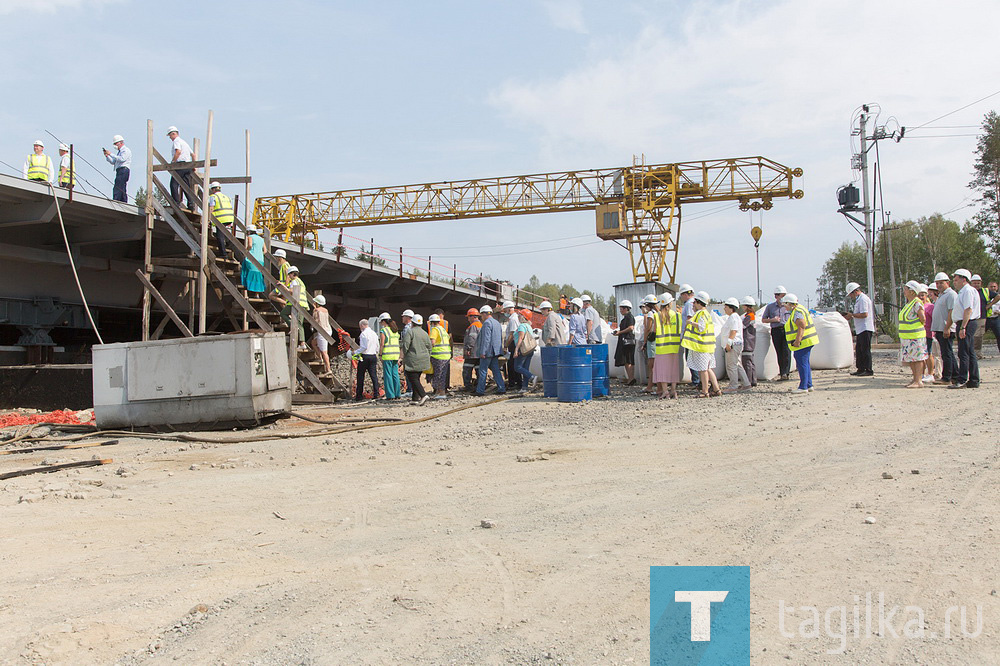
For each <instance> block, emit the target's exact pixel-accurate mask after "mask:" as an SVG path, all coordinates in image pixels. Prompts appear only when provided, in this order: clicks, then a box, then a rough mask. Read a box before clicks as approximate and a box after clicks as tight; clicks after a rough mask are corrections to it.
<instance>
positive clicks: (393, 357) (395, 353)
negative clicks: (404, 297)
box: [378, 312, 402, 400]
mask: <svg viewBox="0 0 1000 666" xmlns="http://www.w3.org/2000/svg"><path fill="white" fill-rule="evenodd" d="M378 325H379V336H378V337H379V345H380V350H381V356H382V386H383V387H384V388H385V398H386V400H398V399H399V398H400V396H401V395H402V386H401V382H400V380H399V328H398V327H397V326H396V322H394V321H393V320H392V317H391V316H390V315H389V313H388V312H383V313H382V314H380V315H379V316H378Z"/></svg>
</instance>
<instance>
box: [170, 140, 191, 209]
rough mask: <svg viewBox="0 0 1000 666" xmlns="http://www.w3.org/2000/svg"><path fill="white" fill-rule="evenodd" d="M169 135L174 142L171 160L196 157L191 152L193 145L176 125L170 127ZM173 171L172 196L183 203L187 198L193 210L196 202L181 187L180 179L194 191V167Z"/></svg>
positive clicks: (187, 160)
mask: <svg viewBox="0 0 1000 666" xmlns="http://www.w3.org/2000/svg"><path fill="white" fill-rule="evenodd" d="M167 136H168V137H170V140H171V141H172V142H173V144H172V145H171V156H170V161H171V162H174V163H177V162H190V161H192V160H193V159H194V155H193V154H192V152H191V146H189V145H188V142H187V141H185V140H184V139H182V138H181V135H180V133H179V132H178V131H177V128H176V127H173V126H171V127H168V128H167ZM172 173H173V175H172V176H171V177H170V198H171V199H173V200H174V201H176V202H177V203H178V204H180V203H181V199H182V198H186V199H187V204H188V210H192V211H193V210H194V203H193V202H192V201H191V195H190V194H187V193H186V192H184V191H183V190H182V189H181V183H180V181H184V182H185V183H187V186H188V188H189V189H191V190H192V191H193V190H194V186H193V185H192V184H191V176H192V174H193V173H194V169H178V170H177V171H174V172H172Z"/></svg>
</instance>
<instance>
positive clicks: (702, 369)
mask: <svg viewBox="0 0 1000 666" xmlns="http://www.w3.org/2000/svg"><path fill="white" fill-rule="evenodd" d="M711 300H712V297H711V296H709V295H708V293H707V292H704V291H699V292H698V293H697V294H695V295H694V298H693V299H692V302H693V303H694V306H693V307H694V314H692V315H691V318H690V319H688V321H687V326H686V327H685V330H684V337H683V339H682V340H681V347H684V348H685V349H687V350H688V351H690V354H688V361H687V362H688V367H690V368H691V369H692V370H693V371H695V372H697V373H698V376H699V377H700V379H701V393H699V394H698V397H699V398H707V397H709V396H712V397H715V396H720V395H722V391H721V390H719V380H718V379H717V378H716V376H715V322H713V321H712V315H711V313H710V312H709V311H708V304H709V303H710V302H711ZM653 370H654V372H655V371H656V365H655V361H654V365H653Z"/></svg>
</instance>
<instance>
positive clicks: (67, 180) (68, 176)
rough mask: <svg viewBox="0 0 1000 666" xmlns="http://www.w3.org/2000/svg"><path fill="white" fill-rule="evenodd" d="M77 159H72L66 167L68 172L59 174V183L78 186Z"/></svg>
mask: <svg viewBox="0 0 1000 666" xmlns="http://www.w3.org/2000/svg"><path fill="white" fill-rule="evenodd" d="M75 163H76V160H70V163H69V166H68V167H66V173H64V174H61V175H60V176H59V184H60V185H63V186H68V187H76V166H75Z"/></svg>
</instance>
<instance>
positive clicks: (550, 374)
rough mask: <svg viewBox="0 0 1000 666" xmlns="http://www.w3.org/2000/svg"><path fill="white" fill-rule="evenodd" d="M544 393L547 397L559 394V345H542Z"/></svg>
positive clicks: (554, 396)
mask: <svg viewBox="0 0 1000 666" xmlns="http://www.w3.org/2000/svg"><path fill="white" fill-rule="evenodd" d="M542 389H543V392H542V394H543V395H544V396H545V397H546V398H556V397H558V396H559V347H557V346H549V347H542Z"/></svg>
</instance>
